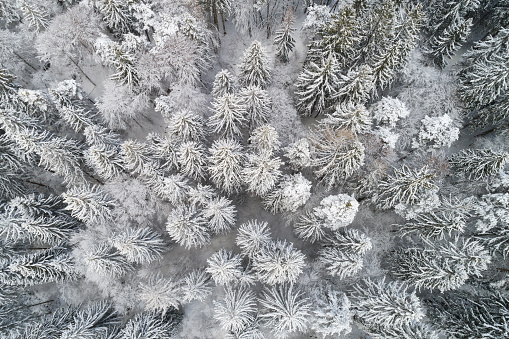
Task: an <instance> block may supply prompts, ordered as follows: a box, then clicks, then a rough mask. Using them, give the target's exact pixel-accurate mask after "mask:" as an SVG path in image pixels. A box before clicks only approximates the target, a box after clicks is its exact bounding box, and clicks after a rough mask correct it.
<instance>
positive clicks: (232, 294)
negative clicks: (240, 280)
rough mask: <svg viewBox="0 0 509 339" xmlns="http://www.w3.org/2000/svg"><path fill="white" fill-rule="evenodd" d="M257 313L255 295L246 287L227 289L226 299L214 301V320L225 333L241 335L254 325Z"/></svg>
mask: <svg viewBox="0 0 509 339" xmlns="http://www.w3.org/2000/svg"><path fill="white" fill-rule="evenodd" d="M256 311H257V307H256V298H255V295H254V293H253V291H251V290H249V289H246V288H245V287H240V288H231V287H227V288H225V295H224V298H223V299H222V300H220V301H214V318H215V319H216V320H217V321H219V323H220V325H221V327H222V328H223V330H224V331H230V332H233V333H241V332H242V331H243V330H244V329H246V327H248V326H249V325H251V324H252V323H254V321H255V317H256V313H257V312H256Z"/></svg>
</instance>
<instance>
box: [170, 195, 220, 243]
mask: <svg viewBox="0 0 509 339" xmlns="http://www.w3.org/2000/svg"><path fill="white" fill-rule="evenodd" d="M166 230H167V231H168V234H169V235H170V238H171V239H172V240H173V241H175V242H177V243H178V244H179V245H181V246H184V247H185V248H187V249H189V248H191V247H201V246H203V245H205V244H207V243H208V242H209V241H210V233H209V230H208V228H207V221H206V220H205V218H204V217H203V216H201V215H200V214H199V213H197V212H196V210H195V208H194V207H191V206H183V205H180V206H177V207H176V208H175V209H174V210H173V211H171V213H170V215H169V216H168V222H167V223H166Z"/></svg>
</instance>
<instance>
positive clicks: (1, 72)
mask: <svg viewBox="0 0 509 339" xmlns="http://www.w3.org/2000/svg"><path fill="white" fill-rule="evenodd" d="M14 79H16V77H15V76H14V75H13V74H11V73H10V72H9V71H8V70H7V69H5V68H0V98H2V100H5V101H6V102H7V101H8V100H9V96H10V94H12V93H13V92H14V91H15V90H16V85H15V84H14Z"/></svg>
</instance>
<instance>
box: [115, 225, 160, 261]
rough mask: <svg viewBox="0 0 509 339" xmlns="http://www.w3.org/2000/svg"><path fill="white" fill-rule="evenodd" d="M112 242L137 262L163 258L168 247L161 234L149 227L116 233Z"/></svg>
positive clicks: (120, 251) (131, 259) (126, 255)
mask: <svg viewBox="0 0 509 339" xmlns="http://www.w3.org/2000/svg"><path fill="white" fill-rule="evenodd" d="M110 242H111V244H112V245H113V246H114V247H115V248H116V249H117V250H118V252H119V253H120V254H121V255H123V256H124V257H126V258H127V260H129V261H130V262H132V263H136V264H146V263H150V262H152V261H154V260H158V259H161V258H162V254H163V253H164V251H165V249H166V244H165V243H164V241H163V239H162V238H161V236H160V235H159V234H157V233H155V232H154V231H152V230H151V229H150V228H148V227H143V228H137V229H128V230H126V231H123V232H121V233H119V234H116V235H114V236H113V237H112V238H111V239H110Z"/></svg>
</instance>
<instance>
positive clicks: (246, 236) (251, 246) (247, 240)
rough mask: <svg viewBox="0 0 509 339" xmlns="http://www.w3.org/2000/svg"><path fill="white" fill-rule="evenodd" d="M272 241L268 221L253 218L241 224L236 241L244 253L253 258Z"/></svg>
mask: <svg viewBox="0 0 509 339" xmlns="http://www.w3.org/2000/svg"><path fill="white" fill-rule="evenodd" d="M270 241H271V237H270V230H268V228H267V223H266V222H265V221H262V222H260V221H258V220H256V219H253V220H249V221H248V222H246V223H243V224H242V225H240V227H239V230H238V235H237V239H236V240H235V243H236V244H237V246H239V247H240V249H241V250H242V253H243V254H244V255H247V256H248V257H250V258H252V257H254V256H256V255H257V254H258V253H259V252H260V251H262V250H263V249H264V248H265V247H266V246H268V244H269V243H270Z"/></svg>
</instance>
